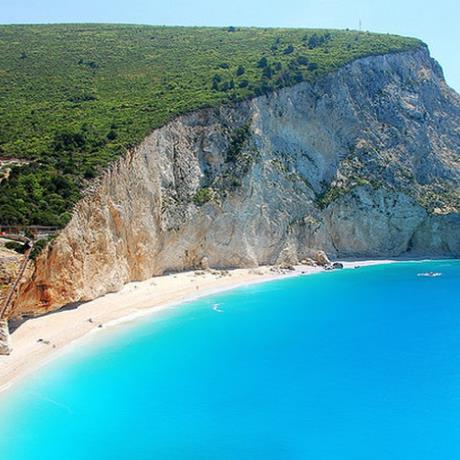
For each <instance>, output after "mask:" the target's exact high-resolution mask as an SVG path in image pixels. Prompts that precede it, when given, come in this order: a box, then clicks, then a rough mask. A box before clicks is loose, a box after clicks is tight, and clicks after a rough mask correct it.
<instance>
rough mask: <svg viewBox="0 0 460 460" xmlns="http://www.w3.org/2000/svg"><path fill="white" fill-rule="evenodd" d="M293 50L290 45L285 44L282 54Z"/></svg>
mask: <svg viewBox="0 0 460 460" xmlns="http://www.w3.org/2000/svg"><path fill="white" fill-rule="evenodd" d="M293 51H294V47H293V46H292V45H288V46H286V48H284V50H283V54H291V53H292V52H293Z"/></svg>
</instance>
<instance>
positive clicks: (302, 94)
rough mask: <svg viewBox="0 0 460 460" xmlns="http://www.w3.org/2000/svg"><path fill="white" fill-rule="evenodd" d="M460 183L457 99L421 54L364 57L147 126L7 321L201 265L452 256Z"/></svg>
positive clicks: (49, 254)
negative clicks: (320, 256)
mask: <svg viewBox="0 0 460 460" xmlns="http://www.w3.org/2000/svg"><path fill="white" fill-rule="evenodd" d="M459 186H460V98H459V96H458V95H457V94H456V93H455V92H454V91H452V90H451V89H450V88H449V87H448V86H447V85H446V83H445V82H444V79H443V76H442V71H441V69H440V67H439V66H438V64H437V63H436V62H435V61H433V60H432V59H431V58H430V57H429V54H428V51H427V50H426V49H424V48H420V49H418V50H416V51H413V52H408V53H400V54H391V55H385V56H373V57H368V58H364V59H360V60H357V61H355V62H353V63H351V64H349V65H347V66H346V67H343V68H342V69H340V70H339V71H337V72H335V73H333V74H330V75H328V76H326V77H323V78H322V79H320V80H318V81H317V82H316V83H314V84H309V83H301V84H299V85H297V86H295V87H291V88H286V89H283V90H281V91H279V92H276V93H273V94H270V95H267V96H263V97H259V98H256V99H253V100H250V101H246V102H242V103H239V104H238V105H237V106H235V107H231V108H230V107H221V108H220V109H212V110H211V109H209V110H202V111H198V112H195V113H193V114H190V115H186V116H182V117H180V118H178V119H176V120H175V121H174V122H171V123H169V124H168V125H166V126H164V127H163V128H161V129H158V130H156V131H154V132H153V133H152V134H151V135H150V136H149V137H147V138H146V139H145V141H144V142H143V143H142V144H141V145H140V146H139V147H138V148H137V149H135V151H133V152H131V153H130V154H129V155H127V156H126V157H125V158H124V159H122V160H120V161H118V162H117V163H116V164H114V165H113V166H112V168H111V169H110V171H108V172H107V173H106V174H105V175H104V176H103V177H101V178H100V179H98V181H97V182H96V183H95V184H94V186H93V188H92V190H90V191H88V193H87V196H86V197H85V198H84V199H83V200H82V201H81V202H80V203H79V204H78V205H77V206H76V209H75V212H74V215H73V218H72V220H71V222H70V223H69V225H68V226H67V227H66V228H65V229H64V230H63V231H62V232H61V233H60V234H59V236H58V237H57V238H56V239H55V240H54V242H53V243H52V244H51V245H49V247H48V248H47V249H46V250H45V251H44V252H43V253H42V254H41V255H40V256H39V258H38V260H37V263H36V270H35V273H34V275H33V276H32V278H31V279H30V280H29V281H28V282H27V283H26V284H25V285H24V286H23V287H22V289H21V293H20V296H19V299H18V302H17V304H16V306H15V310H14V313H13V316H20V315H23V314H39V313H41V312H45V311H49V310H53V309H57V308H59V307H61V306H62V305H64V304H67V303H70V302H77V301H83V300H88V299H92V298H94V297H97V296H99V295H101V294H104V293H107V292H110V291H116V290H118V289H120V288H121V287H122V286H123V284H125V283H126V282H128V281H131V280H141V279H145V278H148V277H151V276H154V275H159V274H161V273H164V272H165V271H172V270H185V269H191V268H194V267H197V266H200V264H207V263H208V264H209V265H210V266H212V267H242V266H257V265H259V264H273V263H281V262H291V263H292V262H295V261H296V260H300V259H302V258H303V257H306V256H310V255H311V254H312V253H314V252H315V251H316V250H318V249H324V250H325V251H326V252H327V253H328V254H329V255H331V256H333V257H342V256H354V257H390V256H398V255H402V254H406V253H408V254H413V255H425V256H458V255H460V214H458V210H459V209H460V187H459ZM204 258H205V259H204Z"/></svg>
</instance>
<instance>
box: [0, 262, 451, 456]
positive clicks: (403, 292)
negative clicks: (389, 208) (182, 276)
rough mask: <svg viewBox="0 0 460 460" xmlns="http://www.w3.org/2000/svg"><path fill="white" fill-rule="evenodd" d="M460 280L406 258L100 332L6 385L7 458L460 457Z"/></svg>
mask: <svg viewBox="0 0 460 460" xmlns="http://www.w3.org/2000/svg"><path fill="white" fill-rule="evenodd" d="M423 272H440V273H442V276H438V277H423V276H417V274H419V273H423ZM459 294H460V261H440V262H429V263H427V262H423V263H422V262H416V263H398V264H391V265H382V266H375V267H367V268H361V269H359V270H343V271H336V272H332V273H323V274H318V275H311V276H306V277H298V278H290V279H284V280H279V281H274V282H270V283H265V284H260V285H254V286H248V287H245V288H239V289H236V290H233V291H230V292H227V293H221V294H218V295H214V296H212V297H207V298H204V299H201V300H198V301H194V302H191V303H188V304H184V305H181V306H178V307H176V308H172V309H169V310H167V311H162V312H160V313H158V314H156V315H153V316H152V317H151V318H148V319H143V320H142V321H139V322H136V323H132V324H129V325H124V326H123V327H120V328H117V329H113V330H110V331H104V332H101V333H100V334H96V335H94V336H93V338H91V339H90V340H84V341H83V342H81V344H80V345H79V346H78V348H75V349H73V351H72V352H70V353H67V354H65V355H64V356H62V357H61V358H59V359H57V360H55V361H53V362H52V363H51V364H50V365H48V366H46V367H45V368H43V369H42V370H40V371H39V372H37V373H36V374H34V375H33V376H31V377H29V378H27V380H26V381H24V382H23V383H21V384H19V385H17V386H16V387H15V388H14V389H13V390H10V391H8V392H7V393H4V394H2V395H0V459H1V460H42V459H46V460H54V459H66V460H77V459H78V460H83V459H85V460H105V459H107V460H108V459H111V460H115V459H133V460H144V459H145V460H147V459H148V460H152V459H166V460H169V459H219V460H220V459H238V460H245V459H251V460H253V459H283V460H284V459H313V460H329V459H331V460H332V459H334V460H338V459H353V460H359V459H366V460H369V459H373V460H380V459H391V460H397V459H404V460H410V459H417V460H424V459H430V460H432V459H440V460H450V459H455V460H458V459H459V458H460V443H459V440H460V301H459Z"/></svg>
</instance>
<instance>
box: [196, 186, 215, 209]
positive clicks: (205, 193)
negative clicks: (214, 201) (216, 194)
mask: <svg viewBox="0 0 460 460" xmlns="http://www.w3.org/2000/svg"><path fill="white" fill-rule="evenodd" d="M211 198H212V190H211V189H210V188H208V187H203V188H200V189H199V190H198V191H197V192H196V193H195V196H194V197H193V202H194V203H195V204H196V205H197V206H202V205H204V204H205V203H207V202H208V201H210V200H211Z"/></svg>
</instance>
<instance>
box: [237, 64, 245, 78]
mask: <svg viewBox="0 0 460 460" xmlns="http://www.w3.org/2000/svg"><path fill="white" fill-rule="evenodd" d="M244 72H246V69H245V68H244V67H243V66H242V65H239V66H238V68H237V69H236V76H237V77H240V76H241V75H243V74H244Z"/></svg>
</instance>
